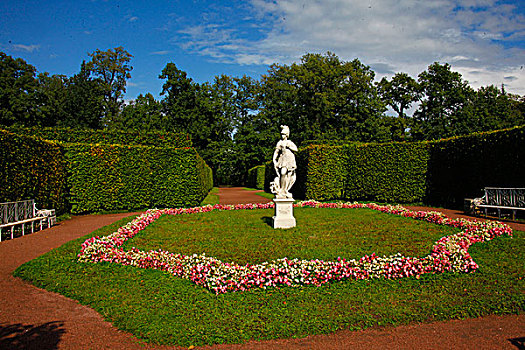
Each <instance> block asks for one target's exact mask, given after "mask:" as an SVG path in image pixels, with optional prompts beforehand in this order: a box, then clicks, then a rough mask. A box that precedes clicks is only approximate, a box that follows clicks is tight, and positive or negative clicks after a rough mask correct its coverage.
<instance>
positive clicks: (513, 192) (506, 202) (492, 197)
mask: <svg viewBox="0 0 525 350" xmlns="http://www.w3.org/2000/svg"><path fill="white" fill-rule="evenodd" d="M484 199H485V203H486V204H488V205H500V206H503V207H515V208H525V188H500V187H485V197H484Z"/></svg>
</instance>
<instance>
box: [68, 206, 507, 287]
mask: <svg viewBox="0 0 525 350" xmlns="http://www.w3.org/2000/svg"><path fill="white" fill-rule="evenodd" d="M273 206H274V204H273V203H267V204H244V205H235V206H233V205H215V206H211V205H209V206H204V207H196V208H179V209H160V210H159V209H151V210H148V211H146V212H145V213H143V214H142V215H140V216H138V217H137V218H135V219H134V220H133V221H131V222H130V223H128V224H127V225H125V226H123V227H120V228H119V229H118V230H117V231H116V232H114V233H112V234H110V235H108V236H104V237H93V238H90V239H88V240H86V241H85V242H84V243H83V244H82V249H81V252H80V254H79V255H78V259H79V261H81V262H102V261H106V262H112V263H118V264H122V265H129V266H136V267H141V268H154V269H158V270H162V271H166V272H169V273H171V274H173V275H175V276H177V277H181V278H186V279H189V280H191V281H192V282H194V283H196V284H197V285H200V286H203V287H205V288H208V289H209V290H212V291H214V292H215V293H217V294H219V293H226V292H232V291H244V290H248V289H251V288H266V287H278V286H300V285H306V284H314V285H321V284H323V283H327V282H330V281H339V280H343V279H354V280H358V279H370V278H389V279H393V278H402V277H408V276H415V277H416V278H419V276H420V275H421V274H425V273H442V272H446V271H451V272H472V271H474V270H476V269H477V268H478V265H477V264H476V263H475V262H474V260H473V259H472V258H471V256H470V254H469V253H468V249H469V247H470V246H471V245H472V244H474V243H477V242H484V241H488V240H491V239H493V238H494V237H497V236H501V235H505V234H507V235H512V229H511V228H510V227H509V226H508V225H505V224H502V223H499V222H495V221H484V222H481V221H473V220H466V219H450V218H448V217H446V216H445V215H444V214H442V213H439V212H424V211H418V212H416V211H410V210H408V209H406V208H403V207H401V206H390V205H387V206H381V205H377V204H374V203H369V204H362V203H319V202H315V201H304V202H301V203H298V204H295V205H294V206H296V207H313V208H341V209H344V208H349V209H355V208H368V209H373V210H378V211H381V212H385V213H388V214H394V215H400V216H404V217H409V218H413V219H416V220H423V221H427V222H430V223H434V224H438V225H447V226H453V227H457V228H460V229H461V230H462V231H461V232H459V233H457V234H454V235H450V236H445V237H443V238H441V239H439V240H438V241H437V242H436V243H435V245H434V246H433V248H432V251H431V253H430V254H429V255H427V256H424V257H421V258H420V257H405V256H402V255H401V254H395V255H392V256H383V257H379V256H376V255H375V254H372V255H365V256H364V257H362V258H361V259H359V260H354V259H351V260H346V259H342V258H338V259H337V260H336V261H323V260H317V259H316V260H299V259H288V258H282V259H277V260H273V261H269V262H265V263H262V264H257V265H251V264H247V265H244V266H243V265H238V264H236V263H225V262H222V261H220V260H218V259H216V258H213V257H208V256H206V255H205V254H201V255H197V254H193V255H182V254H175V253H170V252H167V251H163V250H151V251H141V250H138V249H136V248H133V249H131V250H127V251H125V250H124V249H123V248H122V245H123V244H124V242H126V241H127V240H128V239H130V238H132V237H134V236H135V235H136V234H137V233H138V232H140V231H141V230H143V229H144V228H146V227H147V226H148V225H149V224H150V223H152V222H153V221H155V220H156V219H158V218H159V217H160V216H161V215H166V214H167V215H181V214H192V213H202V212H209V211H212V210H242V209H269V208H273Z"/></svg>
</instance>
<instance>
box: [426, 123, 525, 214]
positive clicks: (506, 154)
mask: <svg viewBox="0 0 525 350" xmlns="http://www.w3.org/2000/svg"><path fill="white" fill-rule="evenodd" d="M429 150H430V159H429V169H428V178H427V182H428V185H427V194H426V198H425V202H427V203H429V204H433V205H437V206H446V207H451V208H461V207H462V206H463V199H464V198H475V197H481V195H482V194H483V192H482V189H483V188H484V187H524V185H525V182H524V179H525V167H524V166H523V164H524V162H525V126H521V127H515V128H511V129H507V130H501V131H493V132H485V133H477V134H472V135H469V136H464V137H456V138H451V139H446V140H441V141H437V142H432V143H430V148H429Z"/></svg>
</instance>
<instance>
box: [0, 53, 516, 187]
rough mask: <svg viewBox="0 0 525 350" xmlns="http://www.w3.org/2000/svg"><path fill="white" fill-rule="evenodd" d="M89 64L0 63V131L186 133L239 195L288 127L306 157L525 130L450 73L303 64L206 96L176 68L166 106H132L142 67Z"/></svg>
mask: <svg viewBox="0 0 525 350" xmlns="http://www.w3.org/2000/svg"><path fill="white" fill-rule="evenodd" d="M88 56H89V58H90V59H89V60H88V61H84V62H82V64H81V65H80V71H79V72H78V73H77V74H75V75H73V76H71V77H67V76H63V75H49V74H48V73H38V72H37V70H36V68H35V67H33V66H32V65H30V64H28V63H27V62H25V61H24V60H22V59H20V58H12V57H10V56H8V55H6V54H5V53H2V52H0V124H1V125H4V126H12V125H19V126H63V127H71V128H90V129H119V130H139V131H140V130H160V131H175V132H186V133H188V134H190V135H191V137H192V140H193V144H194V146H195V147H196V149H197V150H198V152H199V154H201V155H202V157H203V158H204V159H205V160H206V162H207V163H208V164H209V165H210V166H211V167H212V169H213V170H214V176H215V182H216V183H221V184H242V183H244V182H245V180H246V176H247V170H248V169H250V168H251V167H253V166H256V165H259V164H262V163H263V162H265V161H268V160H269V159H270V157H271V153H272V152H273V150H272V148H273V146H274V144H275V141H276V138H277V137H278V134H279V125H282V124H287V125H289V126H290V127H291V130H292V135H291V138H292V139H293V140H294V142H296V143H297V144H298V145H305V144H306V143H307V142H311V141H319V142H321V141H323V142H327V141H332V140H338V141H361V142H372V141H374V142H388V141H420V140H432V139H441V138H447V137H452V136H459V135H464V134H469V133H472V132H477V131H488V130H496V129H502V128H506V127H511V126H516V125H522V124H525V98H524V97H523V96H518V95H513V94H509V93H507V92H506V91H505V89H504V87H503V86H502V87H496V86H493V85H490V86H486V87H481V88H479V89H478V90H475V89H473V88H472V87H470V86H469V84H468V82H467V81H465V80H464V79H463V78H462V76H461V74H459V73H457V72H454V71H452V70H451V67H450V65H449V64H447V63H445V64H441V63H438V62H436V63H433V64H431V65H430V66H429V67H428V69H427V70H426V71H424V72H422V73H421V74H419V76H418V77H417V79H415V78H413V77H410V76H409V75H408V74H406V73H397V74H395V75H394V76H393V77H392V78H391V79H386V78H383V79H382V80H380V81H376V80H375V73H374V71H372V70H371V69H370V67H368V66H366V65H364V64H363V63H361V62H360V61H359V60H358V59H355V60H353V61H349V62H345V61H342V60H340V59H339V58H338V57H337V56H336V55H335V54H332V53H327V54H324V55H322V54H306V55H304V56H303V57H302V58H301V61H300V62H299V63H293V64H291V65H279V64H274V65H272V66H270V68H269V69H268V72H267V73H266V74H264V75H263V76H262V77H261V78H260V80H256V79H253V78H250V77H247V76H243V77H231V76H227V75H219V76H216V77H215V79H214V80H213V82H205V83H202V84H199V83H196V82H195V81H193V80H192V79H191V78H190V77H188V75H187V73H186V72H184V71H182V70H180V69H179V68H177V66H176V65H175V64H174V63H171V62H170V63H168V64H167V65H166V67H165V68H164V69H163V70H162V72H160V74H159V79H162V80H163V81H164V84H163V86H162V91H161V93H160V96H161V98H160V100H157V99H155V97H154V96H153V95H152V94H151V93H146V94H144V95H142V94H141V95H139V96H138V97H137V98H136V99H135V100H132V101H130V102H129V103H124V101H123V95H124V93H125V92H126V82H127V80H128V79H129V78H130V77H131V71H132V69H133V67H132V66H131V65H130V61H131V58H132V57H133V56H132V55H131V54H130V53H128V52H127V51H126V50H125V49H124V48H122V47H117V48H115V49H109V50H107V51H100V50H96V51H94V52H93V53H89V54H88ZM389 109H390V112H388V110H389ZM409 111H413V112H412V113H411V114H410V113H409ZM394 114H396V115H394Z"/></svg>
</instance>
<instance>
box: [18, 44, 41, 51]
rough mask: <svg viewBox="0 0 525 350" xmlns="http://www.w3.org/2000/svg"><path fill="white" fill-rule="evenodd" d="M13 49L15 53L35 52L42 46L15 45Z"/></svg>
mask: <svg viewBox="0 0 525 350" xmlns="http://www.w3.org/2000/svg"><path fill="white" fill-rule="evenodd" d="M12 47H13V49H14V50H15V51H25V52H30V53H32V52H35V51H38V50H39V49H40V45H23V44H13V45H12Z"/></svg>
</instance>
